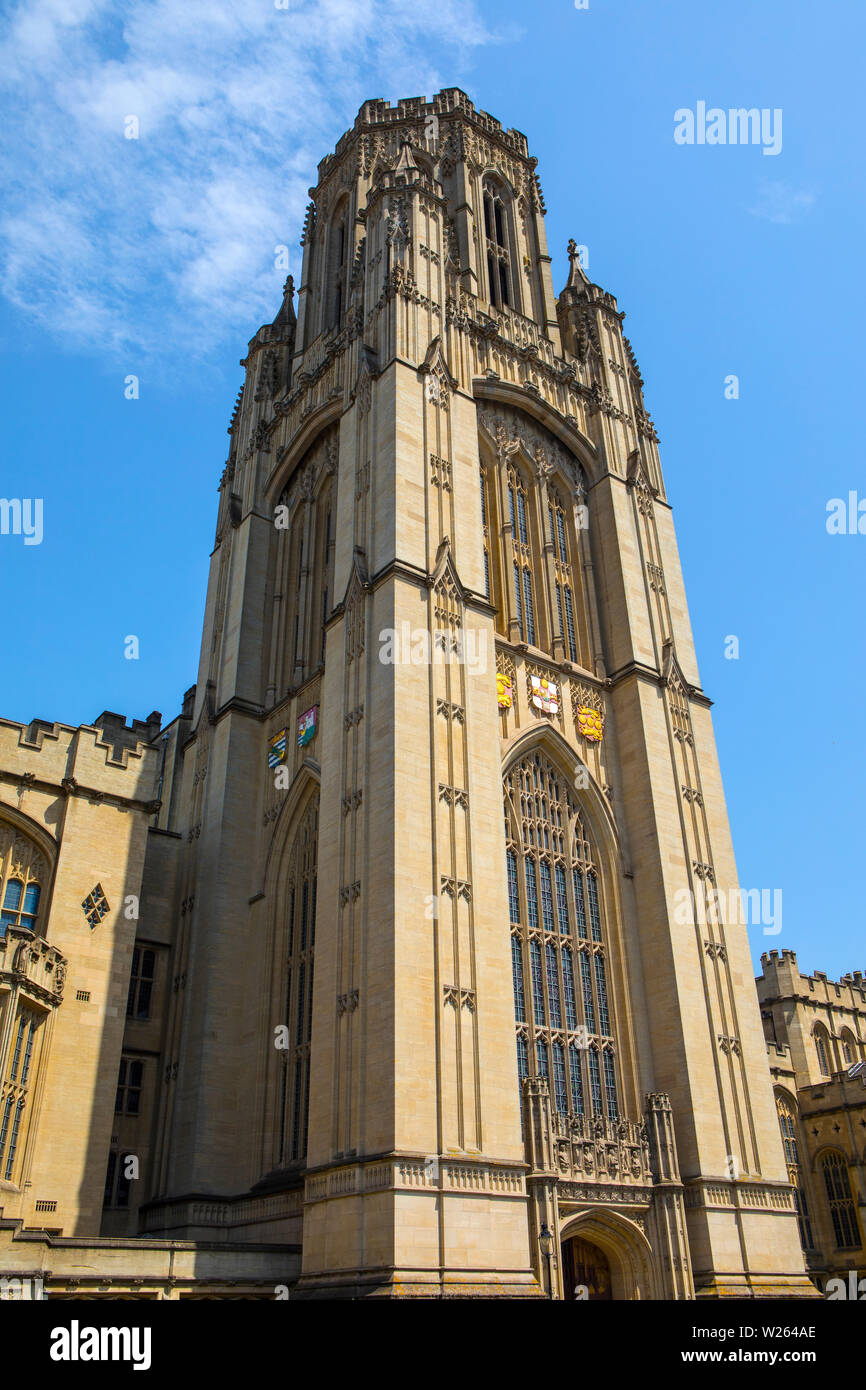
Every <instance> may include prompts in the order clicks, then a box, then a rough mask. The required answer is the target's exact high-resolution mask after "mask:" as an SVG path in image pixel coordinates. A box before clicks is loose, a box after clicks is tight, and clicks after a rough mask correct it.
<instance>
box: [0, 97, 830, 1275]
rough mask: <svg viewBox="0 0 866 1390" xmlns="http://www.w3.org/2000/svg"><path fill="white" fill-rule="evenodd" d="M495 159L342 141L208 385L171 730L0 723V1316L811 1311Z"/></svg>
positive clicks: (600, 328) (539, 289) (628, 596)
mask: <svg viewBox="0 0 866 1390" xmlns="http://www.w3.org/2000/svg"><path fill="white" fill-rule="evenodd" d="M544 216H545V206H544V199H543V196H542V192H541V185H540V182H539V178H538V174H537V172H536V160H535V159H534V158H533V157H532V156H531V155H530V153H529V150H528V148H527V142H526V139H525V138H524V136H523V135H521V134H520V133H519V132H518V131H516V130H506V129H503V127H502V126H501V125H500V123H499V121H497V120H495V119H494V118H493V117H492V116H489V115H488V114H487V113H486V112H483V111H479V110H477V109H476V108H475V106H474V105H473V104H472V102H471V101H469V99H468V98H467V97H466V96H465V94H464V93H463V92H461V91H459V90H456V89H449V90H446V91H443V92H440V93H439V94H438V95H437V96H435V97H434V99H433V100H432V102H427V101H425V100H423V99H421V98H418V99H412V100H407V101H401V102H399V103H398V104H397V105H396V106H393V107H392V106H391V105H390V104H389V103H387V102H385V101H379V100H376V101H368V102H366V103H365V104H364V105H363V106H362V108H361V110H360V112H359V114H358V117H357V120H356V121H355V124H354V127H353V128H352V129H351V130H350V131H348V132H347V133H346V134H345V135H343V137H342V138H341V139H340V141H339V143H338V144H337V147H336V149H335V151H334V153H333V154H329V155H327V156H326V157H325V158H324V159H323V160H322V162H321V164H320V165H319V170H318V181H317V183H316V186H315V188H314V189H313V190H311V202H310V205H309V208H308V211H307V217H306V222H305V224H304V229H303V239H302V244H303V247H304V259H303V273H302V276H301V283H300V286H299V287H298V290H297V295H296V294H295V287H294V285H293V284H292V282H291V281H288V282H287V284H286V289H285V293H284V298H283V303H282V306H281V307H280V309H279V312H278V313H277V316H276V318H275V319H274V320H273V322H272V323H269V324H266V325H265V326H264V327H262V328H260V329H259V331H258V332H257V333H256V335H255V337H254V338H253V339H252V341H251V342H250V344H249V349H248V352H247V355H246V358H245V359H244V363H243V365H244V367H245V379H244V385H243V388H242V389H241V391H240V393H239V395H238V399H237V403H236V406H235V410H234V414H233V416H232V420H231V426H230V430H229V435H230V446H229V454H228V460H227V462H226V464H225V467H224V469H223V472H222V477H221V479H220V484H219V509H218V514H217V519H216V534H215V539H214V547H213V551H212V554H211V558H210V579H209V586H208V596H207V606H206V612H205V618H204V629H203V636H202V644H201V655H200V659H199V667H198V679H197V681H196V684H195V685H194V686H193V687H192V689H190V690H189V691H188V693H187V695H186V696H185V698H184V701H183V705H182V709H181V712H180V714H179V715H178V716H177V718H175V719H174V720H173V722H171V723H169V724H168V725H167V726H166V727H163V726H162V721H161V717H160V715H159V714H157V713H155V714H153V715H151V716H150V717H149V718H148V719H147V720H144V721H138V720H136V721H133V722H132V724H127V722H126V720H125V717H122V716H118V715H115V714H112V713H110V712H105V713H103V714H102V715H100V716H99V717H98V718H96V719H95V720H94V722H93V724H92V725H84V726H81V727H77V728H76V727H72V726H70V725H67V724H62V723H48V722H45V721H42V720H34V721H33V722H32V723H31V724H29V725H22V724H18V723H14V722H12V721H9V720H4V721H0V906H2V928H0V1085H2V1091H0V1272H2V1273H4V1274H6V1275H9V1274H17V1275H20V1276H21V1278H22V1279H24V1280H27V1279H30V1280H31V1281H32V1284H33V1287H38V1288H41V1289H42V1290H43V1291H44V1294H45V1295H46V1296H48V1297H52V1298H62V1297H70V1296H74V1297H83V1296H87V1297H98V1296H108V1297H115V1298H117V1297H134V1298H174V1299H183V1298H193V1297H221V1298H230V1297H249V1296H261V1297H269V1298H273V1297H274V1296H275V1291H277V1292H276V1296H278V1297H279V1296H286V1295H288V1296H289V1297H290V1298H291V1299H293V1300H294V1299H301V1298H351V1297H359V1296H380V1297H381V1296H386V1297H387V1296H403V1297H411V1296H428V1297H461V1296H464V1297H469V1296H471V1297H502V1298H523V1297H529V1298H532V1297H540V1296H543V1295H545V1294H550V1295H551V1296H553V1297H555V1298H566V1299H571V1298H574V1297H575V1293H576V1291H577V1296H578V1297H586V1296H588V1297H591V1298H614V1299H621V1300H630V1299H660V1300H673V1299H692V1298H728V1297H736V1298H764V1297H778V1296H786V1297H798V1296H809V1295H810V1294H814V1293H815V1290H814V1287H813V1285H812V1284H810V1282H809V1280H808V1279H807V1277H806V1273H805V1269H804V1260H803V1254H802V1251H801V1246H800V1240H799V1237H798V1225H797V1209H796V1206H795V1200H794V1194H793V1189H792V1186H791V1181H790V1176H789V1173H788V1170H787V1167H786V1162H785V1156H784V1153H783V1148H782V1141H781V1136H780V1130H779V1123H778V1119H777V1113H776V1106H775V1102H774V1097H773V1090H772V1085H771V1078H770V1073H769V1067H768V1061H767V1052H766V1044H765V1040H764V1035H763V1031H762V1025H761V1019H760V1014H759V1008H758V1003H757V998H756V994H755V987H754V983H753V978H752V970H751V965H750V959H749V950H748V944H747V939H746V931H745V928H744V927H743V926H735V927H729V926H724V925H721V924H719V923H718V922H715V921H713V920H711V919H710V920H707V919H706V917H705V915H704V914H703V913H700V912H695V913H692V914H689V913H687V914H685V917H686V918H687V919H688V920H683V917H684V914H683V913H682V912H678V911H677V904H678V903H681V901H682V898H683V894H684V893H690V894H691V896H692V899H693V900H694V901H695V902H700V901H702V900H703V898H704V896H705V894H706V890H707V889H708V888H710V887H713V888H717V889H719V890H721V891H723V892H724V891H727V890H729V889H732V888H734V887H735V886H736V882H737V879H736V868H735V863H734V855H733V850H732V845H731V837H730V832H729V829H728V821H727V815H726V810H725V801H724V794H723V791H722V784H721V779H720V775H719V767H718V762H717V757H716V751H715V745H714V740H713V731H712V725H711V720H710V701H709V700H708V698H707V697H706V695H705V694H704V693H703V691H702V689H701V686H700V680H699V676H698V669H697V665H696V661H695V652H694V646H693V641H692V635H691V630H690V625H689V618H688V612H687V606H686V597H685V593H684V589H683V580H682V575H681V572H680V564H679V558H678V552H677V543H676V539H675V535H674V528H673V521H672V514H671V508H670V504H669V501H668V497H667V494H666V491H665V485H664V480H663V478H662V473H661V468H660V465H659V457H658V449H657V437H656V434H655V431H654V428H653V424H652V421H651V419H650V416H649V414H648V413H647V407H646V404H645V401H644V396H643V383H642V380H641V374H640V370H639V368H638V364H637V361H636V358H635V354H634V351H633V349H632V346H631V344H630V342H629V340H628V338H627V337H625V336H624V333H623V317H624V316H623V314H622V312H621V311H620V310H619V308H618V306H617V302H616V300H615V299H614V297H613V296H612V295H611V294H609V293H607V292H606V291H605V290H603V289H600V288H599V287H598V286H597V285H595V284H593V283H592V282H591V281H590V280H589V278H588V276H587V275H586V274H585V273H584V270H583V268H582V266H581V263H580V257H579V255H578V252H577V249H576V248H575V246H574V244H573V243H572V244H571V247H570V271H569V275H568V280H567V283H566V284H565V285H564V286H563V287H562V288H561V289H560V292H559V295H558V296H557V294H556V293H555V291H554V286H553V282H552V277H551V262H550V257H549V255H548V250H547V242H546V238H545V230H544Z"/></svg>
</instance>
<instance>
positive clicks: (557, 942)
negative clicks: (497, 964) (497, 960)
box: [505, 752, 620, 1119]
mask: <svg viewBox="0 0 866 1390" xmlns="http://www.w3.org/2000/svg"><path fill="white" fill-rule="evenodd" d="M505 831H506V842H507V843H506V874H507V881H508V899H509V909H508V910H509V917H510V919H511V926H512V947H511V949H512V974H513V980H514V1001H515V1002H514V1011H515V1021H516V1025H517V1028H518V1066H519V1067H520V1066H521V1065H522V1063H521V1060H520V1059H521V1058H523V1059H525V1065H526V1067H527V1071H526V1073H525V1074H526V1075H536V1076H544V1077H547V1078H548V1079H549V1080H550V1083H551V1100H552V1104H553V1107H554V1109H555V1110H556V1111H557V1112H563V1113H564V1112H566V1111H571V1112H573V1113H576V1114H583V1113H584V1107H585V1104H586V1100H585V1098H586V1096H587V1095H588V1096H589V1097H590V1104H591V1106H592V1109H593V1113H596V1114H601V1115H606V1116H607V1117H608V1118H610V1119H616V1118H618V1116H619V1113H620V1111H619V1100H618V1080H617V1074H616V1049H615V1047H612V1046H611V1041H612V1040H613V1038H614V1026H615V1021H614V1018H613V1013H612V999H611V996H610V983H609V980H608V976H607V969H608V967H607V960H606V954H607V947H606V941H605V932H604V903H603V897H602V894H603V889H602V883H601V880H600V878H599V866H598V864H597V862H596V860H595V857H594V852H593V849H592V845H591V842H590V837H589V834H588V832H587V828H586V824H585V821H584V817H583V814H582V812H581V809H580V806H579V804H578V802H577V800H576V798H575V796H574V794H573V793H572V791H571V789H570V786H569V783H568V781H567V780H566V779H565V778H564V777H563V776H562V774H561V773H560V772H559V771H558V769H557V768H556V767H555V766H554V765H553V764H552V763H551V762H550V761H549V760H548V759H547V757H546V756H544V755H543V754H542V753H540V752H533V753H530V754H527V755H525V756H524V757H523V758H522V759H521V760H520V761H519V762H517V763H516V764H515V765H514V766H513V767H512V768H511V770H510V771H509V773H508V774H507V776H506V779H505ZM521 861H522V868H521ZM524 963H525V969H526V970H528V972H529V978H528V981H526V982H525V981H524V973H523V972H524ZM527 989H528V992H529V996H530V997H529V999H527V998H526V992H527ZM519 1074H520V1076H521V1079H522V1077H523V1075H524V1073H523V1072H522V1071H521V1072H520V1073H519Z"/></svg>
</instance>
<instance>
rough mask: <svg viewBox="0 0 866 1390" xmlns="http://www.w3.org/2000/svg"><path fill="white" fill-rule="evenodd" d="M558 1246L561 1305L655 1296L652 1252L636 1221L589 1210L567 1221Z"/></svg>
mask: <svg viewBox="0 0 866 1390" xmlns="http://www.w3.org/2000/svg"><path fill="white" fill-rule="evenodd" d="M560 1241H561V1245H560V1258H561V1266H560V1268H561V1273H562V1283H561V1289H562V1298H563V1299H564V1300H566V1301H569V1302H573V1301H583V1300H587V1301H589V1300H592V1301H599V1302H600V1301H602V1300H605V1301H607V1300H608V1299H610V1300H612V1301H613V1302H615V1303H620V1302H629V1301H631V1300H637V1299H644V1298H649V1299H654V1298H657V1297H658V1296H659V1293H658V1287H659V1286H658V1280H657V1278H656V1272H655V1270H654V1269H653V1252H652V1247H651V1245H650V1243H649V1241H648V1240H647V1238H646V1235H645V1233H644V1231H643V1229H642V1228H641V1227H640V1226H639V1225H638V1224H637V1222H636V1221H631V1220H629V1219H628V1217H625V1216H622V1215H621V1214H620V1213H619V1212H613V1211H608V1210H605V1209H601V1208H594V1209H593V1210H590V1211H583V1212H580V1213H578V1214H576V1215H575V1216H566V1217H565V1218H564V1219H563V1220H562V1223H561V1227H560ZM576 1289H577V1290H579V1292H578V1293H575V1290H576ZM584 1290H585V1292H584Z"/></svg>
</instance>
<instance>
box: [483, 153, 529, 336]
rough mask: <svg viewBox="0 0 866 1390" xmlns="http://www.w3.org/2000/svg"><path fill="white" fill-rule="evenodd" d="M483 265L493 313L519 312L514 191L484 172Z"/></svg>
mask: <svg viewBox="0 0 866 1390" xmlns="http://www.w3.org/2000/svg"><path fill="white" fill-rule="evenodd" d="M481 205H482V212H483V229H484V265H485V267H486V272H487V274H486V285H487V298H488V300H489V302H490V303H491V304H492V305H493V306H494V308H496V309H514V310H516V312H517V313H521V312H522V307H523V298H522V292H521V291H522V287H521V283H520V280H521V277H520V256H519V254H518V242H517V223H516V219H515V200H514V189H513V188H512V187H511V184H510V183H508V181H507V180H506V179H504V178H503V177H502V175H501V174H500V173H499V172H498V171H495V170H492V169H487V170H485V172H484V173H483V174H482V176H481Z"/></svg>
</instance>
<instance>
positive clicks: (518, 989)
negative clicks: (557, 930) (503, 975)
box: [511, 936, 526, 1023]
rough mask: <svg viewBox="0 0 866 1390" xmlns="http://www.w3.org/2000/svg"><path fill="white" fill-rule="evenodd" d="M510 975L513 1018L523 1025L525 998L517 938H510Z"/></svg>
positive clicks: (521, 962) (518, 939)
mask: <svg viewBox="0 0 866 1390" xmlns="http://www.w3.org/2000/svg"><path fill="white" fill-rule="evenodd" d="M511 973H512V977H513V980H514V1017H515V1018H516V1019H517V1022H518V1023H525V1022H526V997H525V995H524V990H523V956H522V954H521V950H520V937H519V936H512V938H511Z"/></svg>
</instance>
